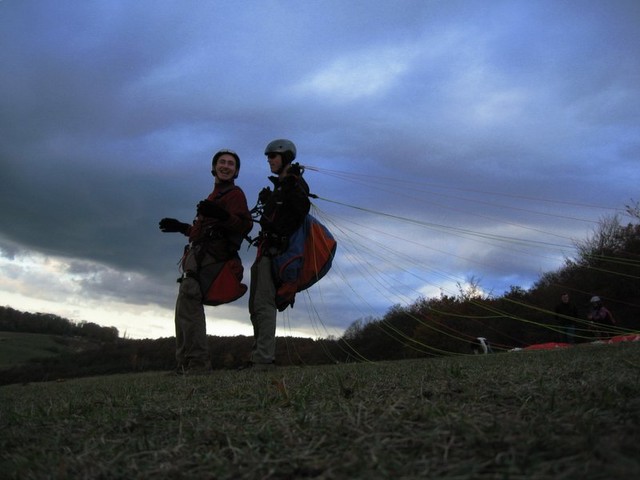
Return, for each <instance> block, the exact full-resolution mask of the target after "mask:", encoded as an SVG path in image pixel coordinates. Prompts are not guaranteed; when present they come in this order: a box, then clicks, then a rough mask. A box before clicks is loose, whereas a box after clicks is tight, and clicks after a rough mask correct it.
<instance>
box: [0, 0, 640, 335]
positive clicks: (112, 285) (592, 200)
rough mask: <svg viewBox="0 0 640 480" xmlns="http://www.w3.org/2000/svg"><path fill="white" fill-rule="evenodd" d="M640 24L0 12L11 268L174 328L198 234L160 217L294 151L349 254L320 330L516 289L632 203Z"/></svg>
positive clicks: (488, 12) (622, 8)
mask: <svg viewBox="0 0 640 480" xmlns="http://www.w3.org/2000/svg"><path fill="white" fill-rule="evenodd" d="M639 20H640V7H639V6H638V3H637V2H634V1H614V2H607V3H606V4H602V5H600V4H592V3H588V4H587V3H584V4H581V5H580V6H579V7H578V6H577V5H575V4H573V3H571V2H537V3H533V4H532V3H531V2H524V1H523V2H520V1H517V2H511V1H510V2H493V3H491V4H483V3H478V2H471V1H454V2H443V3H433V2H423V1H417V0H416V1H410V0H406V1H402V2H400V4H393V5H391V4H389V3H388V2H342V1H337V0H336V1H323V2H318V3H314V4H313V5H307V4H305V3H300V2H293V1H274V2H250V4H247V6H246V8H241V9H239V8H237V6H236V5H234V4H231V3H229V4H228V3H225V2H212V3H207V2H204V3H193V4H190V6H189V8H185V6H184V2H163V3H162V4H160V5H158V4H156V3H153V2H146V1H141V2H135V4H132V3H131V2H124V1H100V0H95V1H87V2H81V3H77V2H74V3H66V4H64V5H62V4H61V5H58V4H54V3H51V4H49V3H43V2H36V1H28V0H25V1H21V2H16V1H5V2H0V27H1V28H0V44H2V45H3V47H2V49H0V62H2V64H3V75H2V76H1V77H0V89H2V91H3V92H5V94H4V95H3V96H2V97H1V98H0V112H1V113H0V169H1V172H2V183H3V188H2V189H1V190H0V218H1V219H2V224H1V225H2V226H1V230H0V235H1V237H0V238H2V250H1V252H2V254H1V255H0V259H2V261H3V262H4V263H2V265H4V267H3V268H4V269H5V270H6V271H7V272H8V268H9V267H11V272H12V275H13V277H12V278H14V279H20V278H22V277H21V273H20V271H21V270H20V269H21V268H26V267H23V262H26V261H27V260H26V259H27V258H30V256H32V255H35V256H36V257H37V256H38V255H42V256H43V257H42V258H48V257H51V258H54V257H55V258H61V259H65V260H64V261H61V262H60V265H64V266H59V267H56V268H59V269H60V270H58V271H59V273H60V275H62V276H64V278H65V279H73V282H75V283H74V285H75V289H76V290H75V293H74V292H73V288H72V287H71V286H70V285H69V284H68V283H64V284H62V283H61V286H60V289H61V291H64V292H66V293H65V295H67V297H65V298H69V303H70V304H73V298H74V295H80V296H84V297H85V298H89V299H93V300H95V301H104V302H105V304H107V303H109V302H111V301H114V302H115V301H117V302H123V303H124V304H130V305H137V306H140V305H147V304H148V305H157V306H159V307H162V308H164V309H167V310H166V314H167V315H168V316H170V315H171V313H170V311H169V310H168V309H170V308H171V306H172V304H173V300H174V299H173V295H174V294H175V284H174V281H175V276H176V274H177V266H176V262H177V260H178V258H179V256H180V252H181V248H182V246H183V245H184V238H180V236H175V235H173V236H172V235H163V234H161V233H160V232H159V231H158V229H157V222H158V220H159V219H160V218H162V217H164V216H171V217H176V218H179V219H181V220H182V221H190V220H191V218H192V217H193V215H194V209H195V205H196V204H197V202H198V201H199V200H200V199H202V198H204V197H205V196H206V195H207V194H208V193H209V191H210V190H211V188H212V178H211V176H210V174H209V162H210V158H211V155H212V154H213V152H215V151H216V150H217V149H219V148H233V149H234V150H236V151H238V152H239V153H240V156H241V158H242V162H243V163H242V172H241V176H240V179H239V184H240V185H241V186H242V187H243V188H244V189H245V191H246V194H247V198H248V200H249V203H250V204H253V203H254V202H255V199H256V195H257V192H258V191H259V190H260V189H261V188H262V186H264V185H265V184H266V177H267V175H268V174H269V172H268V169H267V166H266V162H265V161H264V157H263V155H262V152H263V148H264V145H265V144H266V143H267V142H268V141H269V140H271V139H272V138H276V137H282V136H285V137H290V138H292V139H293V140H294V141H295V142H296V143H297V144H298V147H299V152H300V161H301V162H302V163H303V164H305V165H308V166H311V167H315V168H316V169H312V168H310V169H309V170H308V171H307V175H306V176H307V178H308V180H309V183H310V184H311V188H312V191H313V192H314V193H317V194H319V195H320V196H321V197H322V198H321V199H317V200H314V203H315V204H316V205H317V206H318V207H319V208H320V209H321V211H322V213H323V214H324V215H326V219H327V221H329V222H331V223H332V228H333V229H334V230H335V231H336V232H337V236H338V237H339V239H340V242H341V244H340V247H339V252H340V254H341V255H344V257H341V258H339V259H337V262H336V273H335V276H332V278H329V279H327V280H325V281H323V286H324V287H325V288H326V290H327V291H326V292H324V295H323V298H324V300H323V303H324V305H326V308H327V314H326V316H325V319H324V321H325V322H326V324H327V325H330V326H333V327H336V328H338V329H340V328H343V327H344V326H346V324H348V323H349V322H350V321H352V320H353V319H354V318H359V317H366V316H368V315H370V314H371V313H372V312H375V313H377V312H380V311H384V309H385V306H386V305H390V304H393V303H395V302H396V301H397V300H398V298H400V297H398V295H397V293H396V292H395V290H396V289H397V286H394V285H393V280H392V279H393V278H395V279H396V281H397V285H403V288H404V287H405V286H406V287H407V288H409V289H410V290H415V291H416V292H420V291H423V290H421V289H424V288H427V287H425V285H427V286H428V285H430V286H428V288H429V289H430V290H429V291H434V292H437V291H438V290H440V291H442V290H446V289H449V288H451V286H452V285H454V286H455V282H456V281H462V282H464V280H465V279H466V278H467V277H468V276H469V275H470V274H472V275H473V274H474V273H473V272H477V277H480V278H482V280H483V283H484V284H485V285H486V287H487V289H489V290H493V291H495V292H496V293H500V292H501V291H502V290H503V289H506V288H507V287H508V286H509V285H511V284H514V283H518V284H521V285H522V286H524V287H526V286H528V285H529V284H531V282H533V281H534V280H535V279H536V278H537V276H538V275H539V274H540V273H541V272H542V271H544V270H547V269H553V268H555V267H557V266H559V265H560V263H561V261H562V258H564V256H565V255H571V246H570V245H571V242H572V240H573V239H576V238H581V237H583V236H584V235H585V234H586V233H587V232H589V228H592V227H593V225H595V222H597V221H598V220H599V219H600V218H601V217H602V216H603V215H608V214H613V213H615V212H616V210H618V211H620V210H623V209H624V205H625V204H626V203H629V201H630V199H631V198H637V197H638V195H637V184H638V173H637V172H638V171H639V170H638V159H639V158H640V157H639V155H638V152H640V147H639V146H640V132H639V129H638V125H640V122H639V120H640V119H639V118H638V117H639V114H638V112H639V111H640V92H639V88H638V85H640V82H639V81H638V79H639V76H640V75H639V74H640V62H639V61H638V58H637V52H636V50H637V48H636V47H635V46H636V45H638V44H639V43H640V42H639V41H640V38H639V37H640V34H639V33H638V29H637V25H638V21H639ZM462 230H464V231H465V232H462ZM385 231H387V232H388V233H390V234H391V236H385V234H384V233H380V232H385ZM489 234H494V235H497V236H503V237H508V238H511V239H512V240H510V241H508V240H505V239H500V240H498V239H496V238H487V237H486V236H485V235H489ZM402 237H405V238H407V239H410V240H412V241H414V243H410V242H409V243H403V241H402V240H401V238H402ZM374 238H375V239H378V240H379V241H380V242H381V243H382V244H383V245H384V246H385V247H386V248H389V249H390V252H385V253H384V254H383V252H384V250H383V249H382V248H381V247H380V246H376V247H373V246H372V243H370V242H369V243H368V242H367V239H374ZM520 239H525V240H535V241H538V242H540V244H539V245H538V246H536V247H534V246H531V245H526V246H522V245H519V244H518V242H519V240H520ZM394 251H397V252H399V253H402V254H403V255H407V256H409V257H410V258H413V259H415V261H414V264H415V265H424V267H421V268H422V270H421V271H420V272H413V271H412V273H411V274H408V273H407V272H406V270H403V268H408V266H406V265H404V263H405V261H406V260H404V259H396V261H395V263H394V262H393V261H389V260H388V259H389V257H393V256H395V253H394ZM253 254H254V252H253V250H246V249H243V251H242V258H243V261H244V263H245V266H246V267H247V276H248V266H249V265H250V263H251V261H252V256H253ZM38 258H40V257H38ZM372 259H375V260H372ZM43 262H45V261H44V260H43ZM45 263H46V262H45ZM54 263H55V262H54ZM427 267H429V268H427ZM38 268H43V267H38ZM378 275H382V276H383V277H384V276H386V275H388V277H386V278H385V280H384V281H385V282H389V283H388V284H387V287H386V289H387V291H386V292H385V289H384V288H383V287H381V285H380V284H379V283H378V282H377V281H376V279H377V278H378ZM43 276H44V275H43ZM380 281H382V280H381V279H380ZM16 282H18V280H16ZM61 282H62V280H61ZM73 282H72V283H73ZM16 286H18V287H19V286H20V284H18V283H15V284H12V286H11V288H16ZM7 288H9V287H7ZM381 290H382V291H381ZM345 292H352V293H351V294H349V296H350V298H348V299H345V298H344V297H345ZM454 293H455V292H454ZM361 297H362V298H361ZM245 307H246V299H243V300H241V301H240V302H239V303H238V304H237V305H234V306H233V307H229V308H228V309H227V310H224V312H225V313H224V314H228V315H234V317H233V318H236V319H239V320H241V321H243V322H246V321H247V320H246V313H245V312H244V310H245ZM302 311H303V309H302V308H300V309H298V308H296V309H294V311H293V315H296V316H298V315H302V316H304V315H303V314H302ZM310 322H311V320H304V319H301V320H300V323H301V324H304V325H306V326H308V327H309V329H310V330H309V331H311V330H312V329H311V323H310ZM300 327H301V328H302V325H301V326H300Z"/></svg>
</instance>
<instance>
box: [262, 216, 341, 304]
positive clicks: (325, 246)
mask: <svg viewBox="0 0 640 480" xmlns="http://www.w3.org/2000/svg"><path fill="white" fill-rule="evenodd" d="M337 246H338V244H337V242H336V240H335V239H334V238H333V235H331V232H329V230H328V229H327V228H326V227H325V226H324V225H323V224H322V223H320V222H319V221H318V220H317V219H316V218H315V217H314V216H313V215H310V214H307V216H306V217H305V219H304V222H303V223H302V225H301V226H300V227H299V228H298V230H296V231H295V232H293V234H292V235H291V237H289V245H288V247H287V250H285V251H284V252H283V253H281V254H280V255H277V256H275V257H273V259H272V262H271V265H272V269H273V276H274V279H275V283H276V306H277V307H278V311H280V312H282V311H283V310H285V309H286V308H287V307H288V306H289V305H291V306H292V307H293V304H294V302H295V296H296V293H298V292H301V291H303V290H306V289H307V288H309V287H310V286H312V285H313V284H315V283H316V282H317V281H318V280H320V279H321V278H322V277H324V276H325V275H326V274H327V272H328V271H329V269H330V268H331V264H332V262H333V257H334V255H335V252H336V247H337Z"/></svg>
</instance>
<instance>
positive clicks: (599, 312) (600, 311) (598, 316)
mask: <svg viewBox="0 0 640 480" xmlns="http://www.w3.org/2000/svg"><path fill="white" fill-rule="evenodd" d="M590 303H591V310H590V311H589V313H588V315H587V320H589V322H590V326H591V328H592V330H593V332H594V336H595V337H596V338H597V339H599V340H603V339H605V338H608V337H610V336H611V328H612V327H613V326H614V325H615V324H616V321H615V320H614V318H613V315H611V312H610V311H609V310H608V309H607V308H606V307H605V306H604V305H602V300H600V297H598V296H595V297H591V300H590Z"/></svg>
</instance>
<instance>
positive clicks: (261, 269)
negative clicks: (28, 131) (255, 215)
mask: <svg viewBox="0 0 640 480" xmlns="http://www.w3.org/2000/svg"><path fill="white" fill-rule="evenodd" d="M264 154H265V155H266V156H267V162H268V163H269V169H270V170H271V173H273V174H274V176H271V177H269V180H270V181H271V182H272V184H273V191H272V190H271V188H269V187H265V188H264V189H262V191H261V192H260V194H259V196H258V204H259V206H260V207H261V216H260V234H259V236H258V240H257V247H258V252H257V254H256V259H255V262H254V264H253V265H252V267H251V286H250V293H249V314H250V317H251V323H252V325H253V332H254V344H253V349H252V352H251V362H250V364H251V366H252V367H253V368H254V369H255V370H269V369H271V368H273V362H274V359H275V347H276V343H275V336H276V316H277V307H276V285H275V282H274V278H273V273H272V265H271V262H272V260H271V259H272V258H273V257H274V256H277V255H279V254H280V253H282V252H284V251H285V250H286V249H287V245H288V239H289V237H290V236H291V234H292V233H294V232H295V231H296V230H297V229H298V228H299V227H300V226H301V225H302V223H303V222H304V219H305V217H306V215H307V214H308V213H309V209H310V207H311V203H310V201H309V186H308V185H307V182H306V181H305V180H304V179H303V178H302V174H303V169H302V168H301V167H300V166H299V165H298V164H296V163H293V161H294V160H295V159H296V154H297V150H296V146H295V145H294V143H293V142H292V141H291V140H286V139H277V140H273V141H272V142H269V144H268V145H267V147H266V148H265V151H264Z"/></svg>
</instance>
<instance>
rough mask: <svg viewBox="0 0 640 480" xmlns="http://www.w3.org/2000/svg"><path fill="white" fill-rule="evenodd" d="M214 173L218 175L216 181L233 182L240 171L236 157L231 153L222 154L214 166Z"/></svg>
mask: <svg viewBox="0 0 640 480" xmlns="http://www.w3.org/2000/svg"><path fill="white" fill-rule="evenodd" d="M212 173H213V175H214V176H215V177H216V183H219V182H232V181H233V179H234V178H236V174H237V173H238V165H237V163H236V159H235V157H234V156H233V155H231V154H229V153H223V154H222V155H220V156H219V157H218V161H217V162H216V164H215V165H214V167H213V172H212Z"/></svg>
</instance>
